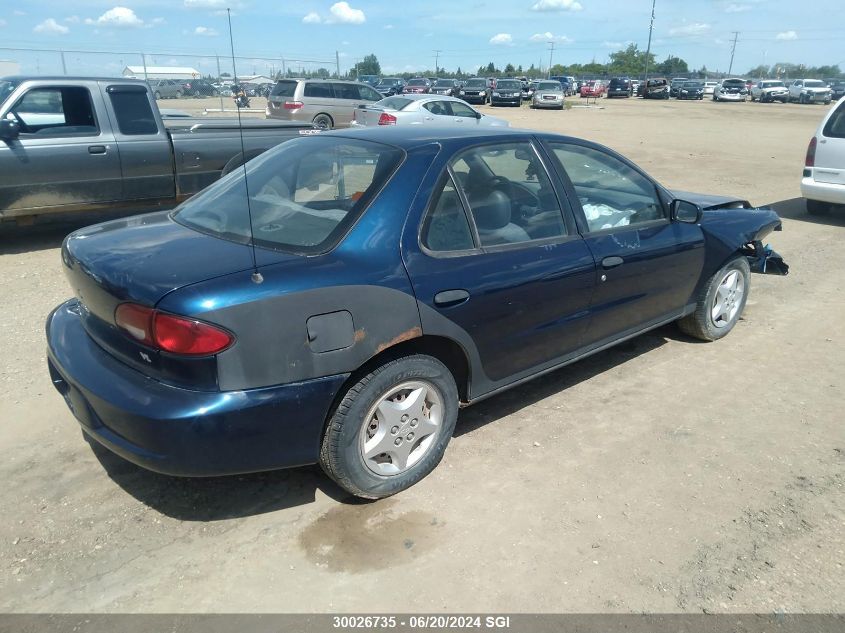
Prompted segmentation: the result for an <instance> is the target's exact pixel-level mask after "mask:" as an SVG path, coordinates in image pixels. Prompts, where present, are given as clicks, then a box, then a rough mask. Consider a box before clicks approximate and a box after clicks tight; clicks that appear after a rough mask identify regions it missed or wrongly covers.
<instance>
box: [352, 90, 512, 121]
mask: <svg viewBox="0 0 845 633" xmlns="http://www.w3.org/2000/svg"><path fill="white" fill-rule="evenodd" d="M376 125H450V126H451V125H464V126H472V127H509V126H510V123H508V122H507V121H505V120H504V119H500V118H498V117H494V116H488V115H486V114H482V113H481V112H479V111H478V110H476V109H475V108H472V107H470V106H469V105H467V103H466V102H465V101H462V100H461V99H458V98H456V97H446V96H440V95H431V94H419V95H413V94H402V95H395V96H393V97H387V98H386V99H382V100H381V101H376V102H375V103H373V104H371V105H367V106H359V107H358V108H356V109H355V110H354V112H353V114H352V127H373V126H376Z"/></svg>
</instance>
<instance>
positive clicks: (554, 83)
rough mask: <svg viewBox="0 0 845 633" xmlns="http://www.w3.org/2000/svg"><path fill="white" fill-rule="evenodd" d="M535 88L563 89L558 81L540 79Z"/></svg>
mask: <svg viewBox="0 0 845 633" xmlns="http://www.w3.org/2000/svg"><path fill="white" fill-rule="evenodd" d="M537 90H546V91H549V90H551V91H553V92H561V91H562V90H563V86H561V85H560V82H559V81H541V82H540V83H539V84H537Z"/></svg>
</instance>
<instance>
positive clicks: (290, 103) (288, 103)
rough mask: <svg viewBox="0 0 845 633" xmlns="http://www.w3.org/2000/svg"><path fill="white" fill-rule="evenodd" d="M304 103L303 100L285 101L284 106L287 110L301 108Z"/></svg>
mask: <svg viewBox="0 0 845 633" xmlns="http://www.w3.org/2000/svg"><path fill="white" fill-rule="evenodd" d="M303 105H305V104H304V103H302V101H285V103H284V106H283V107H284V108H285V110H299V109H300V108H301V107H302V106H303Z"/></svg>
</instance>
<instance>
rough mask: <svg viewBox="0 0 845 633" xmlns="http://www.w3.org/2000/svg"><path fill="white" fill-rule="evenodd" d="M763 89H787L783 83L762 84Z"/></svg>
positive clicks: (767, 82)
mask: <svg viewBox="0 0 845 633" xmlns="http://www.w3.org/2000/svg"><path fill="white" fill-rule="evenodd" d="M761 85H762V87H763V88H785V87H786V86H784V85H783V82H782V81H764V82H763V83H762V84H761Z"/></svg>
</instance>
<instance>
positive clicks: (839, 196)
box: [801, 176, 845, 204]
mask: <svg viewBox="0 0 845 633" xmlns="http://www.w3.org/2000/svg"><path fill="white" fill-rule="evenodd" d="M801 195H802V196H803V197H804V198H807V199H808V200H818V201H820V202H830V203H832V204H845V185H840V184H836V183H832V182H818V181H816V180H814V179H813V177H812V176H811V177H809V178H802V179H801Z"/></svg>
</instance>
